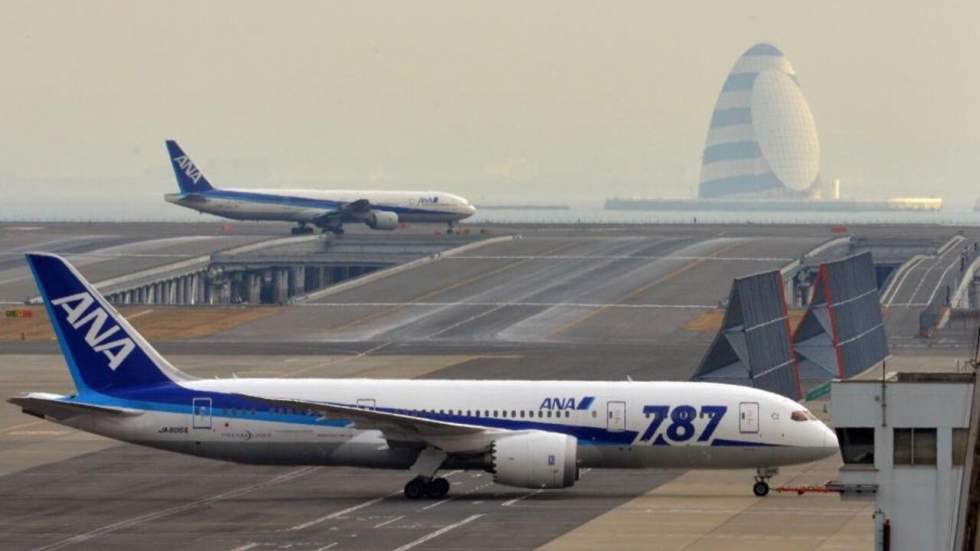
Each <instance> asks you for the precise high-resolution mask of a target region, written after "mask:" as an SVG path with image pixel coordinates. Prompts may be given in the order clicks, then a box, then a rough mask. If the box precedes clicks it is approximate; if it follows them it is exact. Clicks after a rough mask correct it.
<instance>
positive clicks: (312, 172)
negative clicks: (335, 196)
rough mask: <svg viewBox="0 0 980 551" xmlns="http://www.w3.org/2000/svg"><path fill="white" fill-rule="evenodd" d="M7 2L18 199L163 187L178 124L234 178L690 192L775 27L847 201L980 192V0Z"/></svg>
mask: <svg viewBox="0 0 980 551" xmlns="http://www.w3.org/2000/svg"><path fill="white" fill-rule="evenodd" d="M3 7H4V9H3V18H2V19H0V66H2V67H3V73H4V74H3V77H2V81H0V82H2V84H0V161H2V162H0V192H2V196H3V200H0V216H2V214H3V210H2V209H3V208H4V204H10V203H17V202H21V203H22V202H24V201H27V200H28V198H30V197H38V196H39V195H37V194H38V193H41V195H40V196H43V197H45V198H52V199H53V198H58V197H75V196H78V195H80V194H83V193H89V192H90V190H91V193H109V192H111V193H114V194H116V195H117V197H119V196H120V195H119V194H132V195H133V196H134V197H135V196H140V197H146V196H148V195H147V194H149V193H153V194H159V193H164V192H169V191H171V190H172V189H173V188H174V183H173V177H172V173H171V172H170V167H169V164H168V162H167V159H166V157H165V151H164V147H163V140H164V139H165V138H169V137H174V138H176V139H178V140H179V141H180V142H181V144H182V145H183V146H184V147H185V149H187V151H188V152H189V153H190V154H191V156H192V157H193V158H194V159H195V160H196V161H197V163H198V165H199V166H200V167H201V168H202V169H203V170H204V172H205V174H207V175H208V177H209V178H210V179H211V181H212V183H215V184H217V185H226V186H240V187H256V186H266V187H289V186H290V185H295V186H307V187H311V186H318V187H351V188H422V189H425V188H429V189H441V190H445V191H455V192H459V193H461V194H463V195H465V196H467V197H469V198H470V199H472V200H474V201H475V202H504V201H508V202H509V201H515V200H519V199H521V198H522V197H523V198H526V199H527V200H529V201H540V200H544V199H548V200H551V201H555V202H566V201H583V200H595V201H600V200H601V199H603V198H604V197H607V196H610V195H648V196H672V197H689V196H694V195H695V193H696V187H697V179H698V175H699V158H700V155H701V151H702V148H703V144H704V139H705V134H706V131H707V125H708V121H709V118H710V114H711V110H712V107H713V105H714V101H715V99H716V97H717V95H718V92H719V89H720V87H721V84H722V82H723V80H724V78H725V76H726V74H727V72H728V70H729V69H730V68H731V65H732V64H733V63H734V61H735V59H736V58H737V57H738V56H739V55H740V54H741V53H742V51H744V50H745V49H746V48H748V47H749V46H751V45H752V44H753V43H755V42H759V41H771V42H773V43H774V44H776V45H777V46H779V47H780V48H781V49H782V50H783V51H784V52H785V53H786V55H787V57H788V59H789V60H790V62H791V63H792V64H793V65H794V67H795V68H796V71H797V73H798V75H799V80H800V84H801V86H802V89H803V92H804V94H805V95H806V98H807V100H808V101H809V103H810V107H811V109H812V110H813V113H814V116H815V118H816V123H817V129H818V132H819V134H820V139H821V145H822V150H823V158H822V163H821V164H822V173H823V175H824V177H840V178H841V179H842V181H843V192H844V195H845V196H859V197H882V196H887V195H915V194H927V193H936V194H939V195H942V196H944V197H945V198H946V199H947V204H949V205H950V206H953V203H960V206H961V207H962V206H972V203H973V200H974V199H976V197H978V196H980V182H978V178H977V176H978V173H980V107H978V102H980V99H978V98H980V76H978V71H977V70H976V69H977V65H978V61H980V54H978V52H980V38H978V26H980V3H977V2H976V1H962V2H960V1H956V2H878V1H876V2H856V1H840V2H813V1H807V2H788V1H785V0H779V1H767V2H744V1H740V2H721V1H718V2H697V1H677V2H652V1H650V2H569V1H567V0H561V1H556V2H528V1H514V2H508V1H493V2H479V3H478V2H459V1H451V2H343V3H341V2H334V3H330V2H310V3H305V2H279V3H273V2H244V1H234V2H152V3H151V2H121V1H113V2H95V1H85V2H77V3H71V2H34V1H27V2H10V1H5V2H4V4H3ZM83 180H84V181H83ZM25 182H26V183H25ZM93 188H94V189H93ZM161 208H176V207H169V206H163V207H161Z"/></svg>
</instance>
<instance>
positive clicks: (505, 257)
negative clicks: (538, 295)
mask: <svg viewBox="0 0 980 551" xmlns="http://www.w3.org/2000/svg"><path fill="white" fill-rule="evenodd" d="M610 259H611V260H685V261H690V260H722V261H725V260H727V261H730V262H790V261H792V260H796V259H795V258H783V257H779V256H669V255H668V256H644V255H629V254H621V255H620V254H615V255H601V254H597V255H562V254H556V255H547V254H546V255H501V256H475V255H474V256H468V255H457V256H450V257H448V258H447V260H610Z"/></svg>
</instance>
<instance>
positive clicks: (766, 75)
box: [698, 43, 822, 199]
mask: <svg viewBox="0 0 980 551" xmlns="http://www.w3.org/2000/svg"><path fill="white" fill-rule="evenodd" d="M821 192H822V189H821V185H820V142H819V140H818V138H817V128H816V125H815V124H814V121H813V114H812V113H811V112H810V107H809V106H808V105H807V103H806V99H805V98H804V97H803V93H802V92H801V91H800V87H799V83H798V82H797V79H796V72H795V71H793V67H792V66H791V65H790V63H789V61H787V60H786V57H785V56H783V52H781V51H780V50H779V49H778V48H776V47H775V46H773V45H771V44H765V43H760V44H756V45H755V46H752V47H751V48H749V49H748V50H747V51H746V52H745V53H744V54H742V56H741V57H739V58H738V61H736V62H735V66H734V67H733V68H732V70H731V72H730V73H729V74H728V78H726V79H725V83H724V85H723V86H722V88H721V94H720V95H719V96H718V101H717V103H715V110H714V112H713V113H712V115H711V125H710V128H709V129H708V139H707V142H706V143H705V146H704V154H703V155H702V161H701V185H700V188H699V193H698V195H699V196H700V198H702V199H712V198H722V197H724V198H774V199H788V198H800V199H805V198H820V197H821Z"/></svg>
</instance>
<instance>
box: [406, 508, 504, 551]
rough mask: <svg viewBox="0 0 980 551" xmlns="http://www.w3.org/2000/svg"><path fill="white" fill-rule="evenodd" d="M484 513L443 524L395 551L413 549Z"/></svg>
mask: <svg viewBox="0 0 980 551" xmlns="http://www.w3.org/2000/svg"><path fill="white" fill-rule="evenodd" d="M484 515H485V513H480V514H478V515H470V516H468V517H466V518H464V519H463V520H461V521H459V522H456V523H453V524H450V525H448V526H443V527H442V528H440V529H438V530H436V531H435V532H432V533H430V534H426V535H424V536H422V537H421V538H419V539H417V540H415V541H413V542H410V543H406V544H405V545H403V546H401V547H398V548H396V549H395V551H408V550H409V549H412V548H414V547H418V546H419V545H422V544H423V543H425V542H427V541H429V540H431V539H435V538H438V537H439V536H441V535H443V534H445V533H446V532H449V531H451V530H455V529H457V528H459V527H460V526H465V525H467V524H469V523H471V522H473V521H474V520H477V519H479V518H480V517H483V516H484Z"/></svg>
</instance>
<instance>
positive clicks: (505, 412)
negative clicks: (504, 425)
mask: <svg viewBox="0 0 980 551" xmlns="http://www.w3.org/2000/svg"><path fill="white" fill-rule="evenodd" d="M500 413H502V414H503V415H501V417H507V410H506V409H505V410H503V411H501V412H500Z"/></svg>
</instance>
